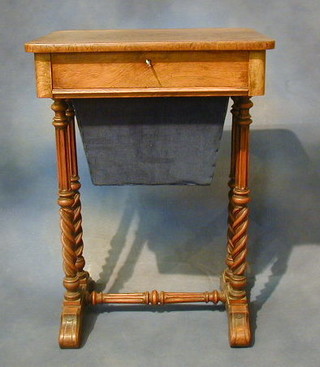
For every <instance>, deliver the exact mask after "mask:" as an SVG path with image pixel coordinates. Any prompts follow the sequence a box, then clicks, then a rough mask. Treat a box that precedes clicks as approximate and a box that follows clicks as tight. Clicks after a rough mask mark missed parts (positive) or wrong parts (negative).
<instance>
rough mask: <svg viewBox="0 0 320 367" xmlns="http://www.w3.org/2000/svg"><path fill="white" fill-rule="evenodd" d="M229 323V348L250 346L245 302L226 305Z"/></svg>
mask: <svg viewBox="0 0 320 367" xmlns="http://www.w3.org/2000/svg"><path fill="white" fill-rule="evenodd" d="M226 310H227V313H228V322H229V342H230V346H231V347H249V346H251V339H252V338H251V329H250V315H249V306H248V303H247V301H245V302H244V303H242V304H241V303H231V302H227V303H226Z"/></svg>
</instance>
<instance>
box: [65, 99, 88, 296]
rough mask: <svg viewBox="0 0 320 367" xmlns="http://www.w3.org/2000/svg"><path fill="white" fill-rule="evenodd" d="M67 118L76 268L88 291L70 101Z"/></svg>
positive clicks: (72, 110) (73, 124)
mask: <svg viewBox="0 0 320 367" xmlns="http://www.w3.org/2000/svg"><path fill="white" fill-rule="evenodd" d="M67 105H68V107H67V110H66V116H67V118H68V120H69V122H68V126H67V134H68V139H69V157H70V162H69V165H70V180H71V189H72V191H73V193H74V203H73V207H72V209H73V215H74V219H73V220H74V237H75V253H76V255H77V259H76V263H75V266H76V268H77V273H78V277H79V279H80V283H81V286H82V287H83V288H84V290H86V288H87V285H88V281H89V273H88V272H86V271H84V270H83V269H84V266H85V259H84V257H83V248H84V245H83V239H82V216H81V199H80V192H79V190H80V188H81V184H80V177H79V174H78V160H77V147H76V135H75V123H74V109H73V106H72V103H71V101H70V100H67Z"/></svg>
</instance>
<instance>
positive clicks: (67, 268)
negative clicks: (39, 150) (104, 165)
mask: <svg viewBox="0 0 320 367" xmlns="http://www.w3.org/2000/svg"><path fill="white" fill-rule="evenodd" d="M51 108H52V110H53V111H54V113H55V116H54V119H53V125H54V127H55V132H56V147H57V167H58V187H59V194H58V195H59V197H58V204H59V205H60V228H61V243H62V256H63V269H64V273H65V277H64V281H63V285H64V287H65V289H66V292H65V294H64V301H63V309H62V314H61V326H60V334H59V344H60V347H61V348H77V347H79V346H80V342H81V322H82V313H83V306H84V303H85V296H84V295H83V291H82V289H81V287H80V279H79V271H78V269H79V265H78V263H77V259H78V254H79V238H80V241H81V244H82V240H81V235H82V230H81V217H80V230H79V226H78V227H77V221H79V217H78V219H77V217H76V216H75V212H76V199H75V197H76V194H75V190H74V189H73V188H72V187H71V170H70V167H71V150H72V147H71V144H70V142H71V139H70V129H69V124H70V120H69V118H68V116H67V114H66V111H67V108H68V104H67V103H66V102H65V101H64V100H54V103H53V104H52V106H51ZM75 217H76V220H75ZM81 252H82V249H81ZM81 265H82V263H81ZM82 269H83V268H82Z"/></svg>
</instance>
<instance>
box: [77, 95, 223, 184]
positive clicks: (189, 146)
mask: <svg viewBox="0 0 320 367" xmlns="http://www.w3.org/2000/svg"><path fill="white" fill-rule="evenodd" d="M73 105H74V107H75V111H76V117H77V121H78V124H79V128H80V133H81V137H82V141H83V144H84V149H85V152H86V156H87V160H88V163H89V168H90V173H91V178H92V181H93V183H94V184H95V185H127V184H129V185H130V184H144V185H163V184H170V185H171V184H172V185H189V184H195V185H208V184H210V182H211V180H212V177H213V171H214V166H215V161H216V155H217V151H218V148H219V143H220V139H221V135H222V130H223V124H224V119H225V115H226V109H227V105H228V97H188V98H187V97H171V98H119V99H113V98H110V99H108V98H106V99H74V100H73Z"/></svg>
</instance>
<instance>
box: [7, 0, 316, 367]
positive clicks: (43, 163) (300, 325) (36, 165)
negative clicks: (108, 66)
mask: <svg viewBox="0 0 320 367" xmlns="http://www.w3.org/2000/svg"><path fill="white" fill-rule="evenodd" d="M319 16H320V3H319V1H317V0H308V1H297V0H282V1H279V0H277V1H275V0H269V1H262V0H242V1H239V0H223V1H208V0H197V1H194V0H193V1H191V0H184V1H182V0H176V1H174V0H161V1H160V0H154V1H146V0H130V1H129V0H118V1H116V0H104V1H103V0H91V1H83V0H78V1H74V0H69V1H60V0H56V1H36V0H34V1H33V0H25V1H17V0H10V1H9V0H2V1H1V3H0V27H1V36H0V58H1V59H0V70H1V72H0V79H1V80H0V93H1V96H0V104H1V110H0V111H1V112H0V119H1V124H0V129H1V133H0V139H1V144H0V165H1V169H0V175H1V180H0V185H1V186H0V201H1V207H0V235H1V246H0V272H1V277H0V295H1V297H0V365H1V366H5V367H7V366H8V367H15V366H19V367H20V366H22V365H23V366H26V367H29V366H66V367H69V366H88V365H90V366H92V367H94V366H104V365H108V366H139V367H140V366H146V365H148V366H187V367H188V366H195V365H197V366H199V367H202V366H211V365H212V366H213V365H216V366H234V365H239V366H244V365H247V366H261V367H263V366H270V365H274V366H289V365H290V366H292V367H294V366H299V367H300V366H306V367H307V366H315V365H317V362H318V360H319V351H318V343H317V340H318V338H319V333H320V327H319V325H320V317H319V291H320V289H319V288H320V287H319V275H320V274H319V257H320V256H319V255H320V248H319V244H320V226H319V214H318V212H319V178H320V177H319V167H320V154H319V150H320V121H319V117H318V116H319V107H318V103H317V102H318V98H319V77H320V69H319V65H320V62H319V61H320V60H319V56H320V52H319V50H320V46H319V44H320V26H319ZM167 27H172V28H182V27H252V28H256V29H257V30H259V31H260V32H262V33H266V34H267V35H268V36H270V37H273V38H275V39H276V40H277V48H276V50H272V51H270V52H268V68H267V94H266V96H264V97H257V98H255V99H254V103H255V108H254V109H253V110H252V114H253V118H254V121H255V123H254V125H253V126H252V131H253V133H252V160H251V162H252V175H251V187H252V197H253V199H254V200H253V201H252V204H251V208H252V211H251V213H252V224H251V232H250V244H251V246H250V249H251V255H250V258H251V267H250V271H251V276H250V279H251V284H252V285H253V288H252V309H253V327H254V328H256V332H255V334H256V340H255V345H254V347H253V348H249V349H230V348H229V347H228V341H227V322H226V314H225V313H224V312H219V311H221V310H222V309H221V308H218V309H217V310H216V311H212V309H211V308H210V307H209V308H208V307H202V306H201V307H198V306H197V307H193V306H182V307H170V308H164V309H162V310H160V309H157V310H154V309H152V308H151V309H149V311H145V312H142V310H143V308H140V307H138V308H135V307H131V308H130V309H129V311H128V310H127V309H126V308H125V307H118V308H117V307H109V308H103V307H102V308H98V309H97V308H95V309H94V310H91V311H90V313H89V315H88V317H87V319H86V323H85V343H84V346H83V348H82V349H80V350H65V351H61V350H59V348H58V346H57V341H56V340H57V334H58V323H59V312H60V306H61V299H62V293H63V289H62V286H61V278H62V270H61V259H60V244H59V230H58V216H57V208H56V203H55V201H56V195H55V193H56V173H55V161H54V157H55V152H54V140H53V128H52V126H51V119H52V113H51V111H50V109H49V105H50V101H49V100H44V99H42V100H40V99H37V98H36V97H35V87H34V85H35V81H34V71H33V57H32V55H31V54H26V53H24V49H23V44H24V42H26V41H29V40H31V39H33V38H36V37H39V36H41V35H44V34H46V33H49V32H51V31H55V30H60V29H99V28H167ZM226 125H227V126H226V129H225V133H224V136H223V139H222V143H221V151H220V155H219V160H218V167H217V171H216V177H215V180H214V182H213V184H212V185H211V186H209V187H194V188H192V187H161V188H157V187H120V188H117V187H113V188H111V187H94V186H92V185H91V183H90V178H89V173H88V168H87V164H86V162H85V160H84V154H83V151H82V147H81V145H79V158H80V162H81V164H80V173H81V177H82V183H83V191H82V192H83V196H82V197H83V216H84V219H85V222H84V231H85V237H84V239H85V241H86V243H87V247H86V257H87V263H88V269H89V270H90V271H91V273H92V276H93V277H94V278H95V279H97V280H98V281H99V284H100V287H101V288H104V287H106V289H108V290H112V291H115V292H118V291H122V292H124V291H136V290H142V291H144V290H151V289H153V288H156V289H159V290H161V289H164V290H181V291H183V290H199V291H200V290H206V289H211V288H212V287H216V286H217V285H218V275H219V272H220V271H221V270H222V268H223V257H224V244H225V232H226V227H225V222H226V195H227V190H226V181H227V175H228V157H229V140H230V119H228V120H227V124H226ZM181 309H183V311H181ZM194 309H196V310H197V311H195V310H194ZM116 310H118V311H117V312H116ZM113 311H115V312H113ZM92 329H94V330H93V332H92V333H91V334H90V331H91V330H92Z"/></svg>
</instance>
